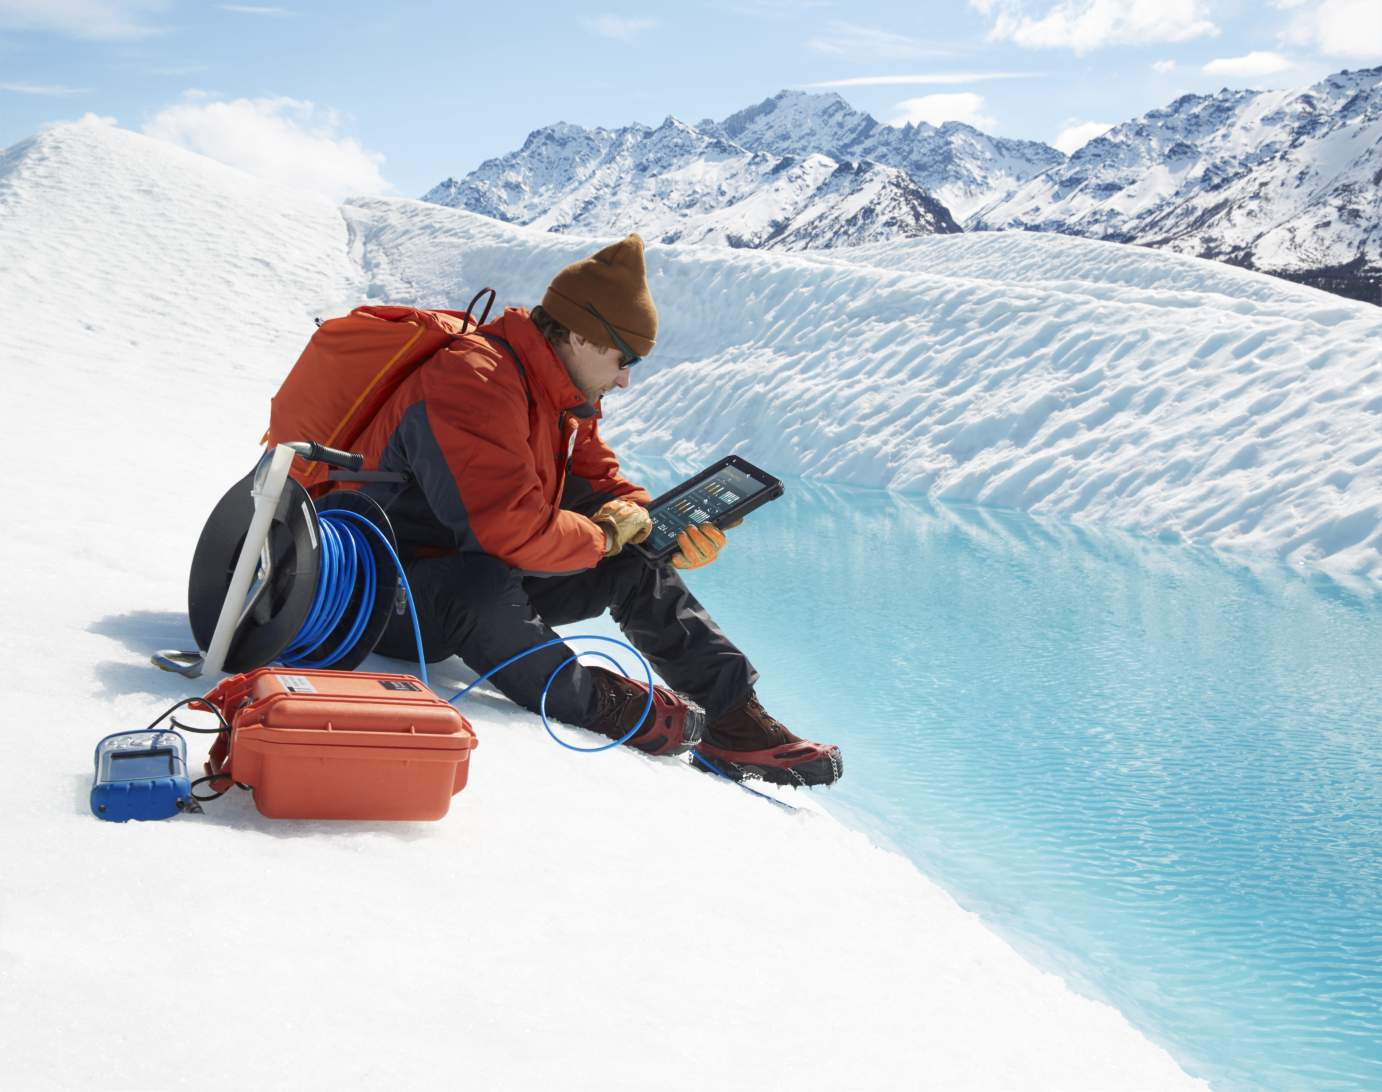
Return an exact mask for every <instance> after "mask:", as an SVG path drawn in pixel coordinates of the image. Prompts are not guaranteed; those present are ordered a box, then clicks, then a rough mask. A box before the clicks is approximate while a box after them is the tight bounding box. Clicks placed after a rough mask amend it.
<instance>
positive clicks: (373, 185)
mask: <svg viewBox="0 0 1382 1092" xmlns="http://www.w3.org/2000/svg"><path fill="white" fill-rule="evenodd" d="M340 128H341V119H340V117H339V115H337V114H336V112H335V111H334V110H329V109H325V108H323V107H320V106H317V105H316V104H314V103H311V102H304V101H302V100H299V99H289V98H272V99H233V100H230V101H219V100H213V99H210V98H208V96H206V95H205V94H202V93H200V92H195V91H193V92H189V93H188V94H187V96H186V97H185V98H184V99H183V101H182V102H179V103H175V104H173V105H171V106H166V107H164V108H163V109H162V110H160V111H159V112H158V113H157V114H156V115H154V117H153V118H151V119H150V120H149V122H148V124H146V125H145V126H144V132H145V133H146V134H147V135H149V136H151V137H156V138H158V139H159V140H166V141H169V142H170V143H173V144H177V145H180V146H181V147H184V148H187V149H189V150H190V151H193V152H199V153H201V154H202V155H205V156H210V157H211V158H212V159H217V160H220V161H221V162H222V163H227V164H229V165H230V166H232V167H238V168H240V169H241V170H242V171H246V172H248V173H249V174H252V175H256V176H257V177H259V178H265V179H268V180H269V181H272V182H277V183H279V184H281V185H285V186H292V187H294V188H296V189H307V190H312V191H314V192H316V193H321V194H324V195H325V196H327V197H330V198H332V199H333V200H337V201H339V200H341V199H342V198H344V197H349V196H351V195H353V194H366V193H381V192H383V191H385V190H388V189H389V188H390V187H389V184H388V183H387V182H386V181H384V177H383V175H381V174H380V173H379V168H380V166H381V164H382V163H383V162H384V157H383V156H382V155H380V154H378V153H377V152H370V151H366V150H365V149H364V148H363V147H361V146H360V143H359V142H358V141H357V140H355V139H354V138H353V137H343V136H341V135H340V133H339V130H340Z"/></svg>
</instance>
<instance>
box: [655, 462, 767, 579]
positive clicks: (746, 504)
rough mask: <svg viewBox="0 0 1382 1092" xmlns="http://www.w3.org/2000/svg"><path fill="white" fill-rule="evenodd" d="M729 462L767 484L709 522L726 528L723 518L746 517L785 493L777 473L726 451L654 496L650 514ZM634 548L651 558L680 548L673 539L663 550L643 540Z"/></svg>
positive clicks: (661, 557)
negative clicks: (774, 475)
mask: <svg viewBox="0 0 1382 1092" xmlns="http://www.w3.org/2000/svg"><path fill="white" fill-rule="evenodd" d="M727 466H732V467H734V469H735V470H738V471H740V472H741V473H744V474H747V475H748V476H749V477H751V478H753V479H754V480H755V481H758V482H761V483H762V484H763V488H762V489H760V490H759V491H758V492H756V493H754V494H753V496H751V497H745V498H743V499H741V500H739V501H737V502H736V503H735V504H733V505H731V506H730V507H729V508H728V509H727V510H726V511H724V512H721V513H720V514H719V515H718V516H716V517H714V518H713V519H710V520H707V521H706V522H707V523H713V524H714V525H715V526H716V527H719V528H720V530H724V527H723V526H722V521H723V523H725V524H729V523H735V522H737V521H738V520H741V519H743V518H744V517H745V516H747V515H748V514H749V513H750V512H752V511H754V510H755V509H757V508H761V507H763V505H765V504H767V503H768V502H769V501H771V500H776V499H777V498H778V497H780V496H782V493H783V487H782V482H781V481H780V480H779V479H777V478H775V477H773V476H772V475H771V474H769V473H768V472H767V471H766V470H764V469H762V468H761V467H757V466H754V465H753V463H751V462H749V461H748V460H747V459H745V458H743V457H742V456H739V455H726V456H725V457H724V458H723V459H721V460H720V461H719V462H717V463H714V464H712V465H711V466H708V467H706V468H705V469H704V470H702V471H701V472H700V473H699V474H696V475H695V476H694V477H691V478H687V479H686V481H684V482H682V483H681V484H680V485H676V486H673V487H672V488H671V489H669V490H667V492H665V493H663V494H661V495H660V496H658V497H656V498H654V499H653V502H652V503H651V504H650V505H648V512H649V514H651V513H652V512H653V511H654V509H656V508H658V507H659V506H660V505H663V504H667V503H669V502H670V501H673V500H676V498H677V497H679V496H681V495H682V494H683V493H687V492H689V491H690V490H692V489H694V488H696V486H698V485H700V484H701V482H703V481H705V480H706V479H707V478H712V477H714V476H715V475H716V474H718V473H719V472H720V471H721V470H723V469H724V468H725V467H727ZM698 526H704V524H699V525H698ZM634 549H636V550H637V551H638V552H639V553H641V554H642V555H643V556H644V557H645V558H647V559H648V560H649V561H663V560H666V559H667V558H669V557H671V556H672V555H673V554H675V553H676V552H677V549H678V546H677V544H676V541H675V540H673V542H672V544H671V545H670V546H668V547H666V548H665V549H664V550H662V551H661V552H660V553H656V554H655V553H653V552H652V551H651V550H650V549H648V547H647V545H646V543H643V542H640V543H638V544H637V545H636V546H635V547H634Z"/></svg>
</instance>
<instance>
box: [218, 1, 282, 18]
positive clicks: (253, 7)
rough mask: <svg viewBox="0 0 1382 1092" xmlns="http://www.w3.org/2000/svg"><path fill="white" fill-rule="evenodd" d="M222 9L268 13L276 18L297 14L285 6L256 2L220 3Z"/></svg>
mask: <svg viewBox="0 0 1382 1092" xmlns="http://www.w3.org/2000/svg"><path fill="white" fill-rule="evenodd" d="M221 10H222V11H233V12H234V13H235V14H236V15H269V16H273V17H274V18H276V19H284V18H288V17H291V16H295V15H297V12H295V11H289V10H288V9H287V8H266V7H261V6H260V5H258V4H222V5H221Z"/></svg>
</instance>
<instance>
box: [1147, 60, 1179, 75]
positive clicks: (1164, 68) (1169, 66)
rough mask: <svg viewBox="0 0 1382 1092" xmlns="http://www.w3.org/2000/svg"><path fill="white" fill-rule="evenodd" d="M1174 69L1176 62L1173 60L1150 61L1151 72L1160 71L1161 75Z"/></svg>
mask: <svg viewBox="0 0 1382 1092" xmlns="http://www.w3.org/2000/svg"><path fill="white" fill-rule="evenodd" d="M1175 70H1176V62H1175V61H1153V62H1152V71H1153V72H1159V73H1160V74H1161V75H1163V76H1164V75H1166V73H1168V72H1174V71H1175Z"/></svg>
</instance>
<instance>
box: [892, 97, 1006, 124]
mask: <svg viewBox="0 0 1382 1092" xmlns="http://www.w3.org/2000/svg"><path fill="white" fill-rule="evenodd" d="M893 109H894V110H896V111H897V114H896V116H895V117H894V118H893V119H892V120H891V121H890V122H889V123H888V124H889V125H896V126H898V127H901V126H903V125H906V124H908V123H910V124H912V125H919V124H921V123H922V122H929V123H930V124H931V125H940V124H942V123H943V122H947V121H963V122H964V123H965V124H966V125H973V126H974V127H975V128H976V129H983V130H985V131H986V132H993V130H995V129H997V128H998V122H997V121H996V120H995V119H994V118H992V117H990V116H989V115H988V114H985V113H984V112H983V111H984V96H983V95H976V94H974V93H973V92H972V91H965V92H957V93H954V94H942V95H923V96H921V98H918V99H904V100H903V101H902V102H899V103H898V104H897V105H896V106H895V107H893Z"/></svg>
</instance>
